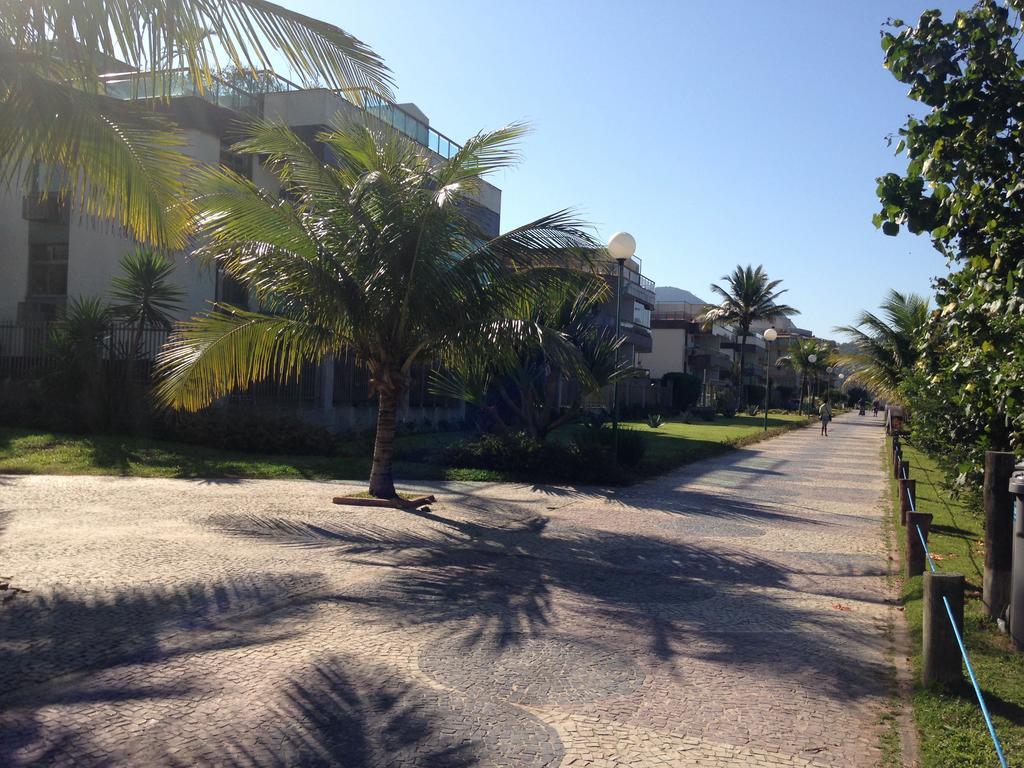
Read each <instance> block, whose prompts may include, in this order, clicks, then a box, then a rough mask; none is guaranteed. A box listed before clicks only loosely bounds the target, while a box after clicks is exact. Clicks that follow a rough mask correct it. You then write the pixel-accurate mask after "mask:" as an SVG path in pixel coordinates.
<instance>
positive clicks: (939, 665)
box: [921, 572, 964, 688]
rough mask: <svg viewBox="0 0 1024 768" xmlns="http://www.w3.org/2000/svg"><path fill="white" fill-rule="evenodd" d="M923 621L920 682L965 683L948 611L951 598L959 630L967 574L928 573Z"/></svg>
mask: <svg viewBox="0 0 1024 768" xmlns="http://www.w3.org/2000/svg"><path fill="white" fill-rule="evenodd" d="M923 583H924V622H923V626H922V642H921V654H922V658H921V682H923V683H924V684H925V685H933V684H938V685H942V686H945V687H947V688H958V687H960V686H961V685H963V681H964V678H963V661H962V659H961V656H960V646H959V645H958V644H957V642H956V635H955V634H954V633H953V626H952V625H951V624H950V621H949V612H948V611H947V610H946V604H945V602H944V601H943V598H946V599H948V600H949V607H950V608H952V609H953V618H954V619H955V620H956V626H957V629H959V630H960V632H963V627H964V577H963V576H961V575H960V574H959V573H931V572H928V573H925V575H924V582H923Z"/></svg>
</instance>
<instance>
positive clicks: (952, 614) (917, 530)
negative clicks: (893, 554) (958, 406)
mask: <svg viewBox="0 0 1024 768" xmlns="http://www.w3.org/2000/svg"><path fill="white" fill-rule="evenodd" d="M892 456H893V471H894V474H895V476H896V478H897V480H901V481H902V482H901V483H900V507H901V510H903V511H904V512H903V514H901V520H902V521H903V522H904V524H905V525H907V527H908V528H910V527H912V528H913V530H912V531H911V532H910V536H908V537H907V551H906V560H907V575H908V576H918V575H920V573H919V572H918V573H915V572H914V571H916V570H917V568H918V567H920V568H922V569H923V564H920V565H917V564H915V563H914V562H913V561H914V560H915V559H916V558H913V557H912V553H911V549H912V547H911V543H912V542H914V538H913V537H915V535H916V540H917V542H920V544H921V550H920V553H919V554H923V555H924V558H923V559H924V562H926V563H927V564H928V568H929V570H930V571H931V573H937V572H938V569H937V568H936V566H935V560H934V558H933V557H932V553H931V551H930V550H929V549H928V536H927V533H926V530H927V529H928V523H929V522H930V520H931V515H926V516H924V518H925V520H926V521H928V522H926V523H925V528H924V529H922V527H921V524H920V523H919V522H918V520H919V519H920V517H921V515H920V513H918V511H917V500H916V492H915V486H913V485H911V483H910V463H909V462H908V461H906V460H904V458H903V449H902V446H901V445H900V442H899V434H896V435H894V437H893V451H892ZM907 513H909V514H907ZM914 544H915V545H916V542H914ZM960 595H961V597H960V601H959V603H960V605H961V606H962V602H963V599H962V587H961V589H960ZM942 605H943V607H944V608H945V614H946V618H947V619H948V620H949V625H950V628H951V630H952V633H953V636H954V637H955V638H956V644H957V648H958V649H959V652H960V657H961V659H962V661H963V664H964V667H965V668H966V669H967V675H968V677H969V678H970V681H971V686H972V687H973V688H974V695H975V698H977V700H978V706H979V707H980V708H981V714H982V717H983V718H984V720H985V727H986V728H987V729H988V734H989V738H990V739H991V740H992V745H993V747H994V748H995V751H996V756H997V757H998V758H999V765H1000V766H1002V768H1008V763H1007V762H1006V756H1005V754H1004V753H1003V745H1002V743H1001V742H1000V740H999V736H998V734H997V733H996V728H995V724H994V723H993V722H992V715H991V714H990V713H989V709H988V705H987V704H986V703H985V696H984V694H983V693H982V691H981V686H980V685H979V683H978V678H977V675H975V673H974V666H973V665H972V664H971V659H970V656H969V654H968V652H967V645H966V643H965V642H964V638H963V634H962V633H961V631H960V626H959V622H958V621H957V618H956V613H957V611H954V609H953V605H952V604H951V603H950V600H949V596H948V595H942ZM928 608H929V606H928V603H927V600H926V603H925V614H926V615H925V618H924V622H925V624H926V626H927V624H928V622H929V620H931V621H935V619H934V617H931V616H929V615H928V613H929V611H928ZM960 612H962V609H961V611H960ZM925 653H927V649H925ZM923 667H924V669H925V673H926V674H927V673H928V667H929V665H928V663H927V662H926V663H925V664H924V665H923ZM959 674H960V673H959V671H957V675H959Z"/></svg>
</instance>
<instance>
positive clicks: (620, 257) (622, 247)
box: [607, 232, 636, 261]
mask: <svg viewBox="0 0 1024 768" xmlns="http://www.w3.org/2000/svg"><path fill="white" fill-rule="evenodd" d="M607 250H608V254H609V255H610V256H611V257H612V258H613V259H615V260H616V261H626V260H627V259H631V258H633V254H634V253H636V239H635V238H634V237H633V236H632V235H631V234H629V232H616V233H615V234H614V235H612V236H611V237H610V238H609V240H608V249H607Z"/></svg>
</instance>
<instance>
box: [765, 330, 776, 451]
mask: <svg viewBox="0 0 1024 768" xmlns="http://www.w3.org/2000/svg"><path fill="white" fill-rule="evenodd" d="M777 338H779V332H778V331H776V330H775V329H774V328H769V329H768V330H766V331H765V332H764V429H765V431H766V432H767V431H768V389H769V387H768V385H769V384H770V382H771V379H770V378H769V375H768V372H769V371H770V370H771V361H772V347H771V344H772V342H773V341H775V340H776V339H777Z"/></svg>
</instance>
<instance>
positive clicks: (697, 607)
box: [0, 416, 892, 768]
mask: <svg viewBox="0 0 1024 768" xmlns="http://www.w3.org/2000/svg"><path fill="white" fill-rule="evenodd" d="M832 432H833V436H832V437H830V438H828V439H825V438H821V437H819V436H818V433H817V429H814V428H811V429H806V430H800V431H797V432H793V433H789V434H787V435H784V436H782V437H779V438H776V439H774V440H770V441H768V442H765V443H761V444H759V445H757V446H754V447H752V448H749V449H745V450H742V451H737V452H734V453H732V454H730V455H727V456H723V457H720V458H718V459H715V460H712V461H707V462H703V463H700V464H696V465H692V466H690V467H688V468H685V469H683V470H681V471H679V472H676V473H674V474H671V475H667V476H665V477H663V478H660V479H657V480H655V481H651V482H647V483H644V484H641V485H637V486H634V487H630V488H626V489H617V490H609V491H599V490H597V489H586V490H570V489H564V488H552V487H530V486H525V485H500V484H469V483H461V484H460V483H445V484H434V485H430V486H422V487H429V488H430V489H431V490H433V492H435V493H436V494H437V496H438V502H437V504H435V505H434V506H433V507H432V509H430V510H429V511H428V512H422V513H419V514H412V513H408V512H399V511H396V510H375V509H366V508H343V507H338V506H335V505H332V504H331V501H330V500H331V497H332V496H334V495H336V494H337V493H338V492H339V490H340V489H341V488H342V485H341V484H338V483H318V482H294V481H242V482H222V481H208V482H202V481H187V480H157V479H123V478H104V477H73V478H72V477H0V575H2V576H3V577H8V578H10V579H11V584H12V586H14V587H18V588H20V589H24V590H27V592H19V593H17V594H16V595H15V597H14V599H11V600H8V601H7V602H5V603H4V604H3V605H2V606H0V765H3V766H29V765H40V766H75V768H81V767H82V766H85V767H88V766H100V765H103V766H127V765H130V766H191V765H204V766H316V765H323V766H333V765H338V766H381V767H384V766H389V767H390V766H430V767H433V766H471V765H481V766H499V765H509V766H594V767H598V766H715V767H718V766H761V765H764V766H844V767H846V766H852V767H854V768H857V767H858V766H873V765H875V764H876V763H877V761H878V760H879V758H880V753H879V750H878V741H879V729H880V727H881V726H880V716H881V713H882V710H883V707H884V706H885V703H886V701H887V699H888V697H889V695H890V693H891V686H892V683H891V678H892V672H891V667H890V663H889V658H890V653H891V650H890V644H889V641H888V639H887V632H886V627H887V621H888V617H889V614H888V611H889V610H890V609H889V608H888V607H887V605H886V602H885V587H884V579H883V576H884V574H885V572H886V559H885V558H886V554H885V551H884V546H883V542H882V524H881V515H882V511H881V509H882V507H881V504H882V503H883V498H884V494H885V488H886V481H885V478H884V475H883V471H882V467H881V462H880V446H881V440H882V430H881V427H880V420H878V421H873V420H872V419H871V418H870V417H864V418H859V417H856V416H846V417H843V418H840V419H839V420H837V421H836V422H835V423H834V425H833V429H832ZM416 487H421V486H416ZM4 594H10V591H8V592H7V593H4Z"/></svg>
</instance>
